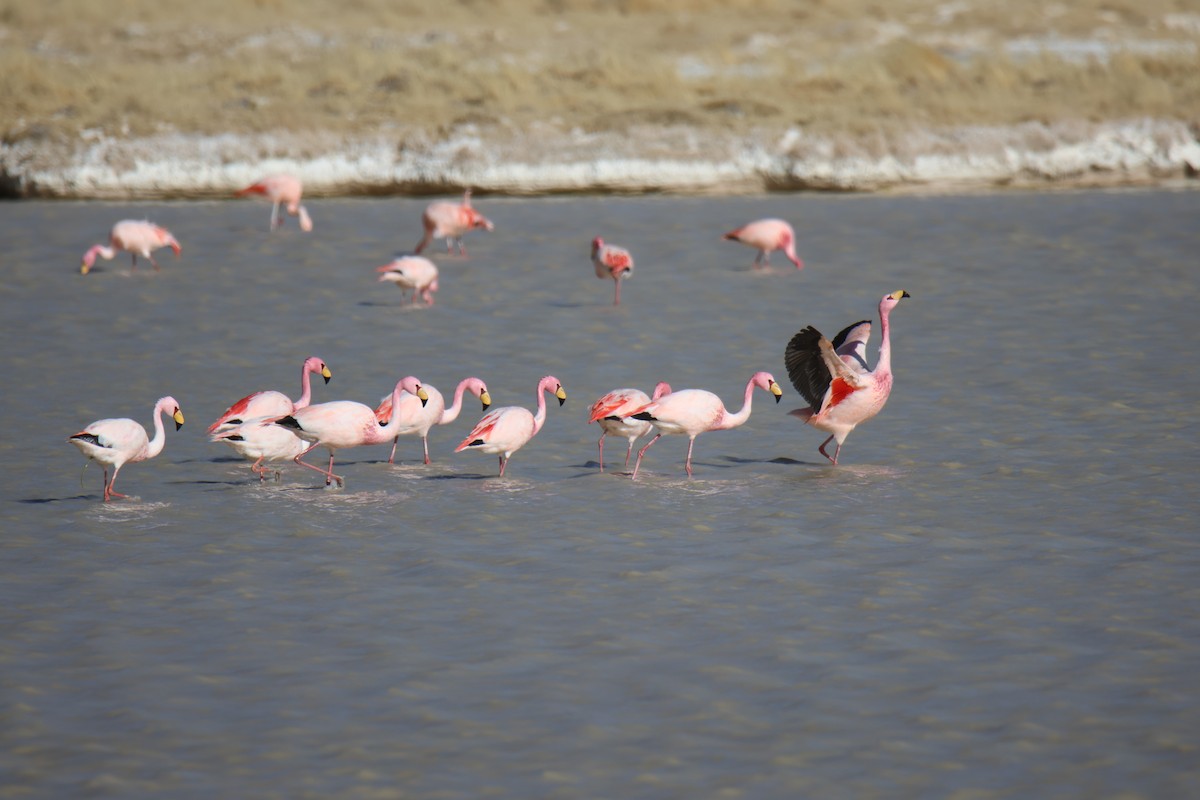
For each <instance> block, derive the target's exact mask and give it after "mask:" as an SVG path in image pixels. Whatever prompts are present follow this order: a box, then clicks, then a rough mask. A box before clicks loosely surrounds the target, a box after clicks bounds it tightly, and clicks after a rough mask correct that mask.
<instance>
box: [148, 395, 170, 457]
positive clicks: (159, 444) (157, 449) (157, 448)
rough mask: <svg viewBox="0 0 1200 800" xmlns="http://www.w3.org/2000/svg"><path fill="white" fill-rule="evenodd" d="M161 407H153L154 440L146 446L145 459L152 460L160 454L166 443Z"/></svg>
mask: <svg viewBox="0 0 1200 800" xmlns="http://www.w3.org/2000/svg"><path fill="white" fill-rule="evenodd" d="M162 414H163V406H162V405H161V404H156V405H155V406H154V438H153V439H151V440H150V443H149V444H148V445H147V446H146V458H154V457H155V456H156V455H158V454H159V453H161V452H162V449H163V445H165V444H166V443H167V433H166V431H165V430H164V429H163V421H162Z"/></svg>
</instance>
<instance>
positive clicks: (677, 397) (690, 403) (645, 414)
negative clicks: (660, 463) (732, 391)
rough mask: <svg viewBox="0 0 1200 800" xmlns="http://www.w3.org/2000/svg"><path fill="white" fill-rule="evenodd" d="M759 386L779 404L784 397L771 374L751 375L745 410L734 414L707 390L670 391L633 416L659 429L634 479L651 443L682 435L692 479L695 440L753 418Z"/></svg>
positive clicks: (640, 460)
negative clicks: (710, 432) (755, 396)
mask: <svg viewBox="0 0 1200 800" xmlns="http://www.w3.org/2000/svg"><path fill="white" fill-rule="evenodd" d="M756 386H757V387H758V388H760V389H765V390H767V391H769V392H770V393H771V394H773V395H775V402H776V403H778V402H779V398H780V397H781V396H782V395H783V392H782V391H780V389H779V384H778V383H776V382H775V378H773V377H772V376H771V373H769V372H756V373H754V374H753V375H752V376H750V381H749V382H748V383H747V384H746V395H745V400H744V402H743V403H742V410H741V411H739V412H737V413H736V414H731V413H730V412H729V411H727V410H726V409H725V404H724V403H722V402H721V398H719V397H717V396H716V395H715V394H713V393H712V392H709V391H705V390H704V389H684V390H683V391H679V392H671V393H670V394H668V395H665V396H664V397H662V398H660V399H659V400H656V401H654V402H651V403H650V404H649V405H646V406H643V407H642V408H641V409H640V410H638V411H635V412H634V413H632V414H630V416H631V417H632V418H633V419H640V420H645V421H646V422H650V423H652V424H653V425H654V427H655V428H657V429H658V433H657V434H655V436H654V438H653V439H651V440H650V441H649V442H647V443H646V446H645V447H643V448H642V449H641V450H639V451H638V457H637V463H635V464H634V465H633V479H634V480H637V474H638V467H640V466H641V465H642V456H644V455H645V454H646V451H647V450H649V449H650V446H651V445H652V444H654V443H655V442H657V441H658V440H659V439H661V438H662V435H663V434H664V433H673V434H682V435H684V436H687V437H688V451H687V458H686V459H685V460H684V462H683V468H684V469H685V470H686V471H687V474H688V477H689V478H690V477H691V476H692V447H693V445H695V444H696V437H697V436H699V435H700V434H702V433H704V432H705V431H723V430H728V429H730V428H736V427H738V426H739V425H742V424H744V423H745V422H746V420H748V419H750V404H751V395H752V394H753V393H754V387H756Z"/></svg>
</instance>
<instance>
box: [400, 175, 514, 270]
mask: <svg viewBox="0 0 1200 800" xmlns="http://www.w3.org/2000/svg"><path fill="white" fill-rule="evenodd" d="M421 224H422V225H423V226H424V227H425V236H424V237H423V238H422V239H421V242H420V244H418V245H417V246H416V247H415V248H414V249H413V252H414V253H416V254H418V255H419V254H420V253H421V251H422V250H424V249H425V248H426V247H428V246H429V243H430V242H432V241H433V240H434V239H442V238H444V239H445V240H446V252H448V253H453V252H454V243H455V242H457V243H458V254H459V255H460V256H466V254H467V246H466V245H465V244H463V240H462V237H463V235H464V234H465V233H466V232H467V231H470V230H474V229H476V228H482V229H483V230H485V231H491V230H494V229H495V226H494V225H492V221H491V220H489V219H488V218H487V217H485V216H484V215H483V214H480V213H479V212H478V211H476V210H475V209H474V208H472V207H471V190H470V189H467V190H466V191H465V192H463V199H462V202H461V203H452V202H450V201H448V200H435V201H434V202H432V203H430V204H429V205H428V206H427V207H426V208H425V213H423V214H422V215H421Z"/></svg>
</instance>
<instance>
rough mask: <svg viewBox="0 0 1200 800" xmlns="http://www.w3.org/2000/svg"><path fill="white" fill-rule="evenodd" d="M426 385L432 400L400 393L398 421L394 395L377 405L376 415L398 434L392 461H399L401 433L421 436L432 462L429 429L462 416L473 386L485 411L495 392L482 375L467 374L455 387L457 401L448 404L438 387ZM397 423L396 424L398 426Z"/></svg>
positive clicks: (427, 459) (426, 454)
mask: <svg viewBox="0 0 1200 800" xmlns="http://www.w3.org/2000/svg"><path fill="white" fill-rule="evenodd" d="M422 387H423V388H424V389H425V393H426V394H427V395H429V402H427V403H422V402H421V401H420V399H419V398H417V397H416V396H415V395H412V394H409V393H408V392H405V393H404V394H402V395H400V411H399V413H398V414H397V415H396V417H395V419H394V421H393V418H392V396H391V395H388V396H387V397H385V398H383V400H381V401H380V403H379V406H378V408H376V409H375V419H377V420H379V423H380V424H381V425H385V426H387V429H388V431H391V432H392V433H394V434H395V438H394V439H392V453H391V455H389V456H388V463H389V464H394V463H395V461H396V445H397V444H398V443H399V442H400V437H401V436H410V435H418V436H420V437H421V444H422V445H423V446H424V448H425V463H426V464H428V463H429V430H430V428H432V427H433V426H434V425H447V424H449V423H451V422H454V420H456V419H458V415H459V412H461V411H462V401H463V393H464V392H466V391H468V390H469V391H471V392H472V393H473V394H474V395H475V396H476V397H478V398H479V401H480V402H481V403H482V404H483V410H484V411H487V410H488V406H490V405H491V404H492V396H491V395H490V394H488V388H487V384H485V383H484V382H483V381H481V380H480V379H479V378H463V379H462V380H461V381H459V382H458V387H457V388H456V389H455V390H454V402H453V403H452V404H451V405H450V407H449V408H447V407H446V399H445V398H444V397H442V393H441V392H439V391H438V390H437V389H436V388H434V387H433V386H430V385H429V384H428V383H425V384H422ZM393 426H395V427H394V429H393Z"/></svg>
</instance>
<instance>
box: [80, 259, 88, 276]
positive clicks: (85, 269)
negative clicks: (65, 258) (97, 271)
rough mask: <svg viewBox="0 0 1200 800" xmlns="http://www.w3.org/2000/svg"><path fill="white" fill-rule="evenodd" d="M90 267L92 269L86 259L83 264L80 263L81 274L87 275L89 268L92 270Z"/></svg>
mask: <svg viewBox="0 0 1200 800" xmlns="http://www.w3.org/2000/svg"><path fill="white" fill-rule="evenodd" d="M90 269H91V267H89V266H88V263H87V262H86V261H84V262H83V263H82V264H80V265H79V274H80V275H87V274H88V270H90Z"/></svg>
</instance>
